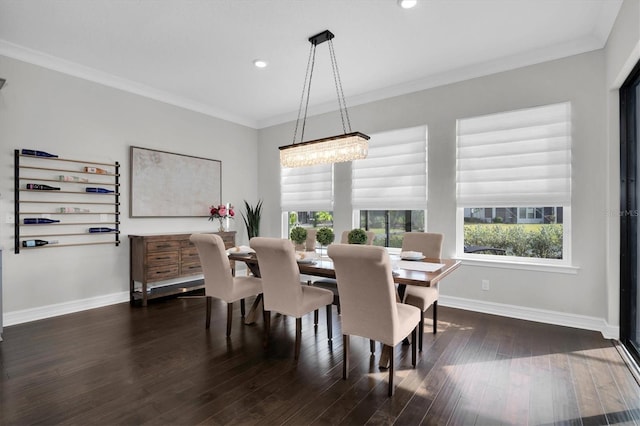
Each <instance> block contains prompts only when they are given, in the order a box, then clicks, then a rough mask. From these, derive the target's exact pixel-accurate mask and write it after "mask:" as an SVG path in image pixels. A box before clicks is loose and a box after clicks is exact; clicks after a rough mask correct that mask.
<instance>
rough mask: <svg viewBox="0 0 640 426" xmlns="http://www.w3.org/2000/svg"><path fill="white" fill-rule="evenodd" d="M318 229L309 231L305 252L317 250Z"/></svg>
mask: <svg viewBox="0 0 640 426" xmlns="http://www.w3.org/2000/svg"><path fill="white" fill-rule="evenodd" d="M316 233H317V230H316V229H313V228H311V229H307V239H306V241H305V242H304V249H305V251H315V249H316Z"/></svg>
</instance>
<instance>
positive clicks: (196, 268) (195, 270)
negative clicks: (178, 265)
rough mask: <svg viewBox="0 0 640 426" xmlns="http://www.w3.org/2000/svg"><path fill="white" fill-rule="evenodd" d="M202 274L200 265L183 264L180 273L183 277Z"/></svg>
mask: <svg viewBox="0 0 640 426" xmlns="http://www.w3.org/2000/svg"><path fill="white" fill-rule="evenodd" d="M201 273H202V266H200V263H197V262H196V263H183V264H182V269H181V271H180V274H181V275H196V274H201Z"/></svg>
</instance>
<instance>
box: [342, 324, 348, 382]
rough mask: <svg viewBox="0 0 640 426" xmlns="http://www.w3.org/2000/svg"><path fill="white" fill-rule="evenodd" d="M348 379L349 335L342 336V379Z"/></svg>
mask: <svg viewBox="0 0 640 426" xmlns="http://www.w3.org/2000/svg"><path fill="white" fill-rule="evenodd" d="M348 377H349V335H348V334H343V335H342V378H343V379H344V380H347V378H348Z"/></svg>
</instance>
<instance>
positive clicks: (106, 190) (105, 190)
mask: <svg viewBox="0 0 640 426" xmlns="http://www.w3.org/2000/svg"><path fill="white" fill-rule="evenodd" d="M85 191H86V192H99V193H100V194H111V193H113V192H115V191H113V190H111V189H105V188H91V187H87V188H86V189H85Z"/></svg>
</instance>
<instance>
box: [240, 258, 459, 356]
mask: <svg viewBox="0 0 640 426" xmlns="http://www.w3.org/2000/svg"><path fill="white" fill-rule="evenodd" d="M309 257H311V259H309ZM305 258H306V259H307V260H306V261H304V262H303V261H299V262H298V268H299V269H300V274H301V275H310V276H315V277H322V278H333V279H335V278H336V271H335V268H334V266H333V261H332V260H331V258H329V257H326V256H317V257H313V256H305ZM229 260H232V261H236V262H244V263H245V264H246V265H247V268H248V269H249V271H251V273H252V274H253V275H254V276H256V277H260V265H259V263H258V258H257V257H256V254H255V253H234V252H233V251H230V252H229ZM391 262H392V267H393V280H394V282H395V283H396V284H398V287H397V293H396V297H397V300H398V301H400V300H402V298H403V294H404V290H405V288H406V286H407V285H415V286H421V287H431V286H435V285H436V284H438V283H439V282H440V281H441V280H442V279H443V278H445V277H447V276H448V275H449V274H451V273H452V272H453V271H455V270H456V269H458V267H459V266H460V264H461V262H460V261H459V260H456V259H429V258H420V259H417V260H403V259H401V258H400V256H399V255H391ZM261 296H262V295H259V296H258V297H256V299H255V301H254V303H253V305H252V306H251V309H249V312H247V315H246V316H245V324H253V323H255V321H256V318H257V316H258V313H259V311H260V306H261V303H262V297H261ZM389 355H390V350H388V348H387V347H386V346H385V347H384V348H383V350H382V354H381V356H380V361H379V363H378V365H379V366H380V367H381V368H387V367H388V365H389Z"/></svg>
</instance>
